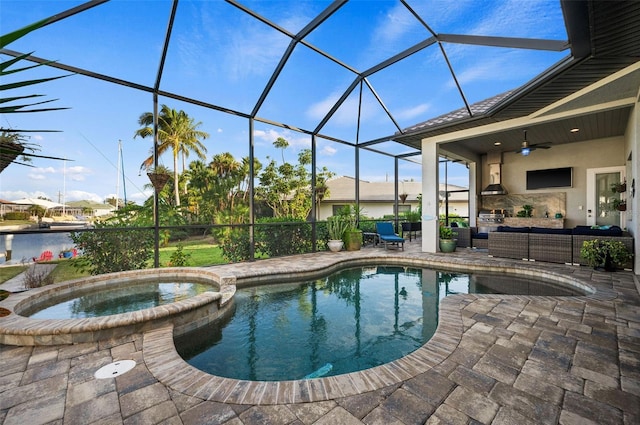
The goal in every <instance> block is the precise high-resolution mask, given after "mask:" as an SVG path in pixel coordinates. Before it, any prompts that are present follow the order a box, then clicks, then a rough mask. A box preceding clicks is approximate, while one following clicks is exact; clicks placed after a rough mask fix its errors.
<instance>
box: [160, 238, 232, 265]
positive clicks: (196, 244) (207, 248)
mask: <svg viewBox="0 0 640 425" xmlns="http://www.w3.org/2000/svg"><path fill="white" fill-rule="evenodd" d="M178 244H180V245H182V252H183V253H184V254H188V255H190V258H189V263H188V264H189V266H192V267H203V266H212V265H214V264H226V263H227V260H225V258H224V257H223V256H222V249H220V247H218V245H214V244H212V243H211V242H210V241H208V240H203V239H198V240H191V241H184V242H177V243H171V244H170V245H169V246H168V247H164V248H160V258H159V260H160V267H167V266H168V265H169V260H170V258H171V254H173V253H174V252H175V251H176V250H177V247H178ZM151 265H153V260H152V261H151Z"/></svg>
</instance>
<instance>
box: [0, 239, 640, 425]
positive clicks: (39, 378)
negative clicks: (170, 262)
mask: <svg viewBox="0 0 640 425" xmlns="http://www.w3.org/2000/svg"><path fill="white" fill-rule="evenodd" d="M419 243H420V242H419V241H418V242H412V243H406V244H405V248H406V249H405V251H404V252H402V251H394V250H389V251H386V252H385V251H384V249H380V248H365V249H363V250H362V251H359V252H355V253H351V252H350V253H346V252H342V253H338V254H332V253H320V254H314V255H307V256H301V257H299V258H298V257H295V258H291V257H290V258H285V259H275V260H264V261H260V262H257V263H250V264H236V265H228V266H219V267H216V268H215V269H224V274H236V275H237V276H239V277H241V276H243V275H244V276H246V275H251V274H253V275H262V274H266V273H269V272H270V271H272V270H277V271H280V272H287V271H290V272H292V273H295V272H296V271H301V270H307V269H309V268H310V267H323V266H327V267H330V266H331V265H334V264H336V262H339V261H342V260H346V259H349V258H355V257H362V258H367V257H371V256H375V257H379V256H383V257H384V256H388V258H397V257H403V258H407V259H408V260H415V259H425V258H426V259H429V260H430V261H434V262H440V261H442V262H450V263H452V264H454V265H458V266H469V267H474V266H478V265H484V266H486V265H487V264H489V265H492V266H495V267H497V268H505V267H506V268H514V269H520V270H522V269H531V270H534V271H537V272H540V273H543V272H547V273H554V274H556V275H566V276H569V277H572V278H578V279H581V280H582V281H584V282H587V283H589V284H590V285H593V286H595V287H596V288H597V293H596V294H595V295H592V296H585V297H533V296H499V295H498V296H497V295H487V296H484V295H462V296H460V295H458V296H454V297H450V298H447V299H445V300H444V301H443V302H442V305H441V309H442V310H443V311H446V312H447V313H446V314H445V317H442V316H441V323H440V327H439V328H438V332H437V334H436V335H440V336H442V338H440V339H435V338H434V339H435V341H430V342H429V343H427V344H426V345H425V347H428V350H427V351H425V352H426V353H431V354H425V359H426V360H425V362H428V361H429V359H428V358H432V359H439V360H438V361H437V362H435V363H434V364H433V366H429V367H427V368H426V370H422V369H421V368H417V369H420V371H419V373H416V372H415V371H414V372H411V369H412V366H411V365H410V364H408V363H407V364H405V365H404V366H403V369H404V371H403V372H406V373H407V374H408V375H412V376H411V377H410V378H408V379H400V380H399V381H398V382H395V383H393V384H392V385H388V386H382V387H380V386H379V385H377V387H379V388H377V389H375V390H372V391H364V392H362V393H358V394H351V392H352V391H351V390H347V389H343V390H341V389H340V388H330V389H327V388H320V387H317V386H316V387H314V386H310V387H309V388H310V390H309V391H310V392H309V394H308V395H307V398H308V400H305V401H306V402H297V401H296V398H295V396H291V397H292V398H291V400H293V402H286V401H282V402H278V400H276V399H277V397H275V396H274V395H273V394H265V393H266V391H267V389H268V388H270V387H268V386H267V385H266V384H265V385H256V386H255V387H251V388H250V389H246V390H245V394H242V396H241V397H239V398H235V399H234V400H254V399H256V397H257V396H256V395H255V392H256V391H262V394H261V395H260V397H259V400H262V401H267V403H253V404H252V403H248V404H247V403H244V402H233V403H231V402H223V401H220V400H217V399H216V397H213V396H212V394H213V393H214V392H215V391H214V389H213V388H208V387H207V383H210V382H213V381H205V382H203V381H199V380H198V379H191V378H190V376H183V377H180V376H174V377H172V378H171V379H166V378H165V375H167V376H169V375H171V373H167V372H172V371H175V373H176V374H178V375H180V374H184V373H188V370H189V369H188V368H186V367H185V366H184V364H181V363H183V362H181V360H180V359H178V361H175V360H172V361H170V362H168V363H163V362H161V361H159V357H154V356H156V355H157V354H156V353H158V352H163V353H164V354H163V355H167V354H166V353H169V354H170V353H171V352H172V351H173V348H172V347H161V346H159V345H158V343H157V342H156V341H162V340H163V337H162V334H163V332H164V333H166V332H167V331H168V332H170V329H168V330H167V329H157V330H153V331H149V332H146V333H144V334H135V335H131V336H129V337H126V338H122V339H120V340H109V341H102V342H98V343H87V344H79V345H59V346H46V347H42V346H39V347H16V346H6V345H1V346H0V359H1V361H0V365H1V366H0V422H2V423H4V424H19V425H27V424H29V425H36V424H233V425H236V424H237V425H240V424H246V425H253V424H332V425H333V424H346V425H348V424H384V425H389V424H423V423H428V424H440V423H443V424H478V423H482V424H519V425H525V424H555V423H560V424H581V425H582V424H638V423H640V296H639V294H638V281H637V277H636V276H634V275H633V274H632V273H630V272H616V273H604V272H595V271H593V270H590V269H588V268H586V267H576V266H564V265H557V264H546V263H534V264H531V263H527V262H523V261H515V260H513V261H511V260H505V259H497V258H489V257H487V255H486V252H476V251H471V250H466V249H463V250H458V251H457V252H456V253H454V254H446V255H445V254H425V253H421V252H419ZM0 288H2V286H0ZM445 322H446V323H445ZM421 350H422V349H421ZM429 356H431V357H429ZM124 359H132V360H135V361H136V363H137V365H136V366H135V367H134V368H133V369H132V370H131V371H130V372H127V373H125V374H123V375H120V376H118V377H116V378H110V379H96V378H94V372H95V371H96V370H98V369H99V368H100V367H102V366H104V365H106V364H109V363H111V362H113V361H117V360H124ZM398 373H400V371H398ZM193 376H194V377H195V376H196V375H195V374H194V375H193ZM363 376H364V378H363V381H366V380H368V379H371V380H373V377H372V375H369V377H367V374H363ZM180 378H182V379H180ZM173 381H175V382H176V384H175V385H174V384H167V382H173ZM314 381H315V380H314ZM229 382H230V385H233V386H235V387H234V388H229V389H228V392H229V393H233V391H234V390H236V392H238V391H239V390H240V389H241V387H240V386H239V385H236V384H235V383H233V382H231V381H229ZM318 382H320V381H319V380H318ZM331 382H340V381H339V380H336V381H331ZM329 384H330V382H329V381H327V384H326V385H329ZM369 384H371V385H373V384H372V383H371V382H369V383H367V382H363V383H355V382H354V383H353V386H354V387H359V386H360V385H361V386H362V388H367V385H369ZM323 385H324V384H323ZM374 386H376V385H374ZM315 391H324V392H325V394H326V392H327V391H333V392H332V394H342V393H346V394H347V395H344V396H339V395H338V396H331V397H324V399H323V400H320V401H315V400H314V397H315V396H314V394H315ZM341 391H342V393H341ZM356 392H357V391H356ZM234 397H236V396H234Z"/></svg>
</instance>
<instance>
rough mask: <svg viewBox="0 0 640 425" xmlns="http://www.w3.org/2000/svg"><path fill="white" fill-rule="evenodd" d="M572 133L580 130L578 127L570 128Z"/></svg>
mask: <svg viewBox="0 0 640 425" xmlns="http://www.w3.org/2000/svg"><path fill="white" fill-rule="evenodd" d="M569 131H570V132H572V133H577V132H578V131H580V129H579V128H572V129H571V130H569Z"/></svg>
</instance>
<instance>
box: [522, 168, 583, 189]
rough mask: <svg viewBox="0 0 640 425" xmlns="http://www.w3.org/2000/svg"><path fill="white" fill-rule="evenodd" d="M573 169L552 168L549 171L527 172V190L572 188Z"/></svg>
mask: <svg viewBox="0 0 640 425" xmlns="http://www.w3.org/2000/svg"><path fill="white" fill-rule="evenodd" d="M572 186H573V168H572V167H564V168H550V169H548V170H529V171H527V190H535V189H545V188H548V187H572Z"/></svg>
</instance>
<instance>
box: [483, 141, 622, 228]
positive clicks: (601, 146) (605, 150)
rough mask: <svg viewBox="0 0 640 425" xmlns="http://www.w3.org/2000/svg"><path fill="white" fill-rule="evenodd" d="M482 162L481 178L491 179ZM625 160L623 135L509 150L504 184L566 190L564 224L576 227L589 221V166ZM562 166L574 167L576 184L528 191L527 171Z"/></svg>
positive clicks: (522, 190)
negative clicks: (524, 153) (520, 151)
mask: <svg viewBox="0 0 640 425" xmlns="http://www.w3.org/2000/svg"><path fill="white" fill-rule="evenodd" d="M482 161H483V162H482V181H483V182H488V181H489V167H488V165H487V164H486V156H484V157H483V158H482ZM625 162H626V155H625V139H624V137H614V138H607V139H598V140H591V141H587V142H580V143H571V144H566V145H555V146H553V147H551V149H538V150H535V151H533V152H531V154H530V155H529V156H522V155H519V154H515V153H510V152H508V153H504V154H503V156H502V184H503V186H505V187H506V189H507V191H508V192H509V193H517V194H527V193H541V192H549V191H553V192H566V196H567V200H566V215H565V218H566V220H565V227H574V226H577V225H584V224H586V219H587V217H586V213H587V206H586V202H587V200H586V192H587V169H588V168H600V167H612V166H623V165H625ZM562 167H573V187H567V188H552V189H549V188H546V189H539V190H527V188H526V180H527V179H526V172H527V171H529V170H542V169H550V168H562ZM485 185H486V184H485ZM483 187H484V185H483ZM580 207H582V209H580Z"/></svg>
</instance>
